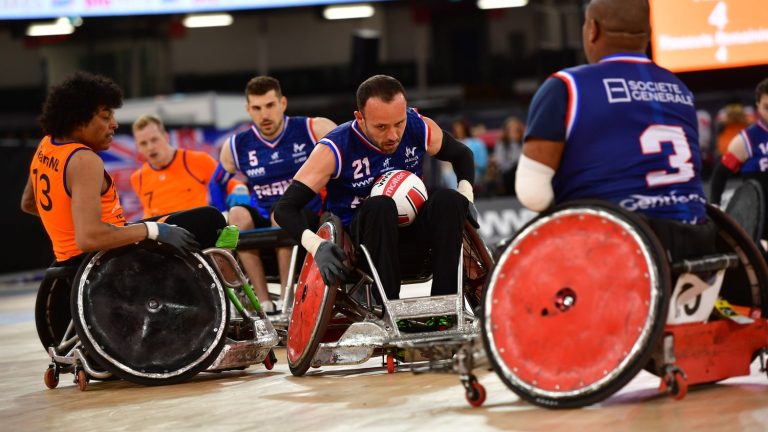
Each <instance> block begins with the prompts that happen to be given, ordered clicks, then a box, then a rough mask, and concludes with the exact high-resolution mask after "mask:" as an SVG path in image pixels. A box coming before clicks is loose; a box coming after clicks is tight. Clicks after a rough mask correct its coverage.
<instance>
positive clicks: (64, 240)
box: [29, 136, 125, 262]
mask: <svg viewBox="0 0 768 432" xmlns="http://www.w3.org/2000/svg"><path fill="white" fill-rule="evenodd" d="M79 151H93V150H91V148H90V147H88V146H86V145H83V144H80V143H75V142H66V143H59V142H56V141H54V140H53V138H51V137H50V136H46V137H45V138H43V140H42V141H41V142H40V145H39V146H38V147H37V150H36V151H35V156H34V157H33V158H32V164H31V165H30V167H29V175H30V176H31V179H32V186H33V188H34V191H35V203H36V205H37V211H38V213H39V214H40V219H41V220H42V222H43V226H44V227H45V231H46V232H47V233H48V237H50V238H51V243H52V244H53V253H54V255H55V256H56V261H59V262H62V261H66V260H68V259H70V258H73V257H76V256H78V255H80V254H82V253H83V251H82V250H80V248H78V247H77V244H76V243H75V224H74V222H73V220H72V191H71V190H70V188H69V186H68V185H67V180H66V179H67V166H68V165H69V161H70V159H72V155H74V154H75V153H77V152H79ZM104 180H105V181H106V182H107V190H106V191H105V192H104V193H102V194H101V221H102V222H105V223H109V224H112V225H117V226H123V225H125V218H124V217H123V208H122V207H121V206H120V199H119V198H118V196H117V190H116V189H115V182H114V181H113V180H112V177H110V175H109V174H108V173H107V172H106V171H104Z"/></svg>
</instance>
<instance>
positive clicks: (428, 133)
mask: <svg viewBox="0 0 768 432" xmlns="http://www.w3.org/2000/svg"><path fill="white" fill-rule="evenodd" d="M419 118H420V119H421V121H422V122H423V123H424V150H425V151H427V150H429V141H430V140H431V138H432V129H430V128H429V125H428V124H427V122H426V121H424V117H423V116H422V115H421V114H419Z"/></svg>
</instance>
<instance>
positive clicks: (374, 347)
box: [286, 215, 493, 386]
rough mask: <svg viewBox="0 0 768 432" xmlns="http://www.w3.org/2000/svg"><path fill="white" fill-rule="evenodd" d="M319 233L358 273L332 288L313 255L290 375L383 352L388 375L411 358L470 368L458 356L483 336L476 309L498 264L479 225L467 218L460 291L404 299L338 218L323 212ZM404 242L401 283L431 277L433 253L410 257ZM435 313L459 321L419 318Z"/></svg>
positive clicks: (305, 270) (300, 292)
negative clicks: (394, 295) (443, 324)
mask: <svg viewBox="0 0 768 432" xmlns="http://www.w3.org/2000/svg"><path fill="white" fill-rule="evenodd" d="M317 233H318V235H319V236H320V237H322V238H324V239H326V240H330V241H333V242H336V244H338V245H339V246H340V247H342V248H343V249H344V250H345V252H346V253H347V256H348V257H350V258H351V259H352V262H349V263H348V264H349V265H350V266H351V267H352V268H353V269H354V271H353V275H352V276H351V277H350V278H349V279H348V281H347V282H346V283H343V284H339V283H337V284H335V285H333V286H327V285H325V283H324V282H323V280H322V277H321V276H320V272H319V270H318V268H317V266H316V265H315V263H314V259H313V258H312V256H311V255H307V257H306V259H305V261H304V265H303V267H302V270H301V274H300V276H299V281H298V283H297V285H296V292H295V297H294V303H293V312H292V315H291V320H290V324H289V325H288V339H287V343H286V348H287V358H288V366H289V368H290V370H291V373H292V374H294V375H297V376H300V375H304V374H305V373H306V372H307V370H308V369H309V368H310V367H320V366H323V365H350V364H360V363H363V362H365V361H367V360H368V359H370V358H371V357H372V356H373V355H378V354H381V355H382V356H384V357H385V358H386V360H385V362H386V368H387V372H388V373H392V372H394V370H395V367H396V365H397V364H398V363H399V362H401V361H402V362H406V363H410V364H411V369H412V370H414V371H417V372H418V371H427V370H445V371H458V372H459V373H461V371H462V370H463V371H464V372H467V371H469V370H470V369H471V359H469V360H466V361H465V360H462V362H461V364H460V365H459V364H458V363H457V361H458V360H457V359H455V358H454V354H455V352H456V348H457V347H458V346H461V345H462V344H464V343H466V342H467V341H468V340H471V339H474V338H475V337H476V336H477V335H478V332H479V328H478V327H477V325H476V323H475V322H474V311H475V310H476V308H478V307H479V305H480V301H481V298H482V289H483V286H484V284H485V278H486V276H487V275H488V274H489V272H490V270H491V267H492V266H493V261H492V258H491V255H490V253H489V251H488V249H487V248H486V246H485V244H484V243H483V241H482V239H481V238H480V237H479V235H478V234H477V232H476V231H475V230H474V228H472V227H471V226H470V225H469V224H466V226H465V229H464V239H463V246H462V251H461V253H462V259H460V264H459V266H460V268H459V269H458V271H457V277H459V278H460V282H461V283H460V284H459V286H460V287H461V288H460V291H459V292H457V293H456V294H450V295H442V296H428V297H416V298H405V299H400V300H388V299H387V296H386V294H385V293H384V290H383V288H382V285H381V282H380V279H379V275H378V273H377V270H376V267H375V266H374V264H373V261H372V259H371V256H370V254H369V252H368V250H367V249H366V248H365V246H364V245H361V246H360V248H359V250H357V251H355V250H353V247H352V243H351V241H350V239H349V236H348V235H347V234H346V232H344V230H343V228H342V225H341V222H340V221H339V219H338V218H337V217H336V216H333V215H325V216H324V218H323V219H322V220H321V225H320V228H319V229H318V231H317ZM402 246H403V247H402V248H401V251H400V252H401V255H400V263H401V269H402V275H403V281H402V283H403V285H408V284H414V283H425V282H429V281H430V279H431V273H430V270H429V268H430V266H429V261H428V259H429V258H428V257H425V256H423V255H419V256H414V255H411V256H409V255H408V253H407V252H408V250H407V247H405V245H402ZM356 253H357V255H355V254H356ZM358 260H364V261H365V264H367V266H366V267H365V268H366V269H364V266H363V265H358V264H359V262H358ZM367 269H370V270H367ZM379 301H380V302H381V303H380V304H378V303H379ZM465 303H466V305H465ZM435 316H452V317H455V324H454V325H447V327H449V328H445V329H439V326H438V329H437V330H435V329H433V328H428V327H427V326H426V325H425V326H421V325H419V323H420V321H419V319H424V318H427V317H435ZM411 322H413V323H414V326H415V327H414V328H411V329H408V330H406V329H401V328H400V327H399V326H398V324H399V323H401V324H402V323H409V324H410V323H411ZM467 362H469V363H467ZM467 385H469V386H472V384H471V383H468V384H467Z"/></svg>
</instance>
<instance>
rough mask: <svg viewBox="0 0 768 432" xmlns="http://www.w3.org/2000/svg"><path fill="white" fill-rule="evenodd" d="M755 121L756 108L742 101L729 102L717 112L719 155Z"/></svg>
mask: <svg viewBox="0 0 768 432" xmlns="http://www.w3.org/2000/svg"><path fill="white" fill-rule="evenodd" d="M753 121H754V110H753V109H751V108H747V107H745V106H744V105H742V104H741V102H734V103H729V104H728V105H726V106H724V107H723V108H722V109H721V110H720V111H719V112H718V113H717V152H718V156H722V155H724V154H725V153H726V152H727V151H728V144H730V143H731V140H733V138H734V137H735V136H736V135H738V133H739V132H741V131H742V129H745V128H746V127H747V126H749V125H750V124H752V122H753Z"/></svg>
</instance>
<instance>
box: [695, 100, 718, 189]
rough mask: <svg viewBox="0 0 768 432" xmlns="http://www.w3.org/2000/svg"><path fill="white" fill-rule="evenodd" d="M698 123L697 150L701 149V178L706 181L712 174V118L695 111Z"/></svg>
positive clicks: (702, 111)
mask: <svg viewBox="0 0 768 432" xmlns="http://www.w3.org/2000/svg"><path fill="white" fill-rule="evenodd" d="M696 119H697V120H698V123H699V148H700V149H701V177H702V178H704V179H708V178H709V176H710V175H711V174H712V168H713V166H714V161H715V156H714V149H713V148H712V147H713V146H712V144H713V142H712V116H711V115H710V114H709V112H707V111H706V110H703V109H700V110H697V111H696Z"/></svg>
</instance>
